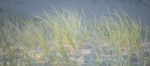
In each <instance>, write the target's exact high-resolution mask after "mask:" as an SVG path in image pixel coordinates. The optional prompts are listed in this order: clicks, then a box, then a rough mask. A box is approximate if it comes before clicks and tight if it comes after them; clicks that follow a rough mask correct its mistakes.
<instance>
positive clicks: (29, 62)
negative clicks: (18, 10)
mask: <svg viewBox="0 0 150 66" xmlns="http://www.w3.org/2000/svg"><path fill="white" fill-rule="evenodd" d="M91 17H93V16H92V15H91ZM149 34H150V33H149V29H146V28H145V26H143V25H141V22H140V21H138V19H135V18H132V17H129V16H128V15H127V14H126V13H118V12H114V13H112V14H110V13H109V15H107V16H106V15H101V16H100V17H96V18H90V19H87V18H86V15H85V14H84V13H83V12H81V11H78V10H71V9H54V10H53V11H50V12H45V13H44V15H42V16H38V17H29V18H26V17H23V18H22V17H1V22H0V54H2V55H0V61H1V57H2V62H0V63H2V64H1V65H2V66H35V65H45V66H133V65H139V66H148V64H149V63H148V62H149V60H147V59H146V60H145V58H148V59H150V57H149V56H147V55H144V53H145V54H148V55H150V53H149V52H148V51H145V50H143V45H144V44H143V43H145V42H148V41H149ZM145 45H146V46H148V44H145ZM148 50H149V49H148Z"/></svg>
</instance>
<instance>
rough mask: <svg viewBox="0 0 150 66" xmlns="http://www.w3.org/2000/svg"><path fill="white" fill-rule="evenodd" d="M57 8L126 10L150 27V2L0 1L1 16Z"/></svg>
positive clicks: (87, 0) (114, 0) (146, 0)
mask: <svg viewBox="0 0 150 66" xmlns="http://www.w3.org/2000/svg"><path fill="white" fill-rule="evenodd" d="M52 7H55V8H62V7H64V8H71V9H74V8H80V9H83V10H84V11H86V12H87V13H89V12H91V11H92V12H94V13H96V14H100V13H103V12H106V11H107V8H108V9H109V10H124V11H126V12H127V13H128V14H130V15H131V16H136V17H139V18H141V20H142V21H143V23H146V24H149V25H150V6H149V1H148V0H137V1H136V0H0V14H8V15H12V14H18V15H27V16H33V15H40V14H41V13H42V12H43V10H51V9H52Z"/></svg>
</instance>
